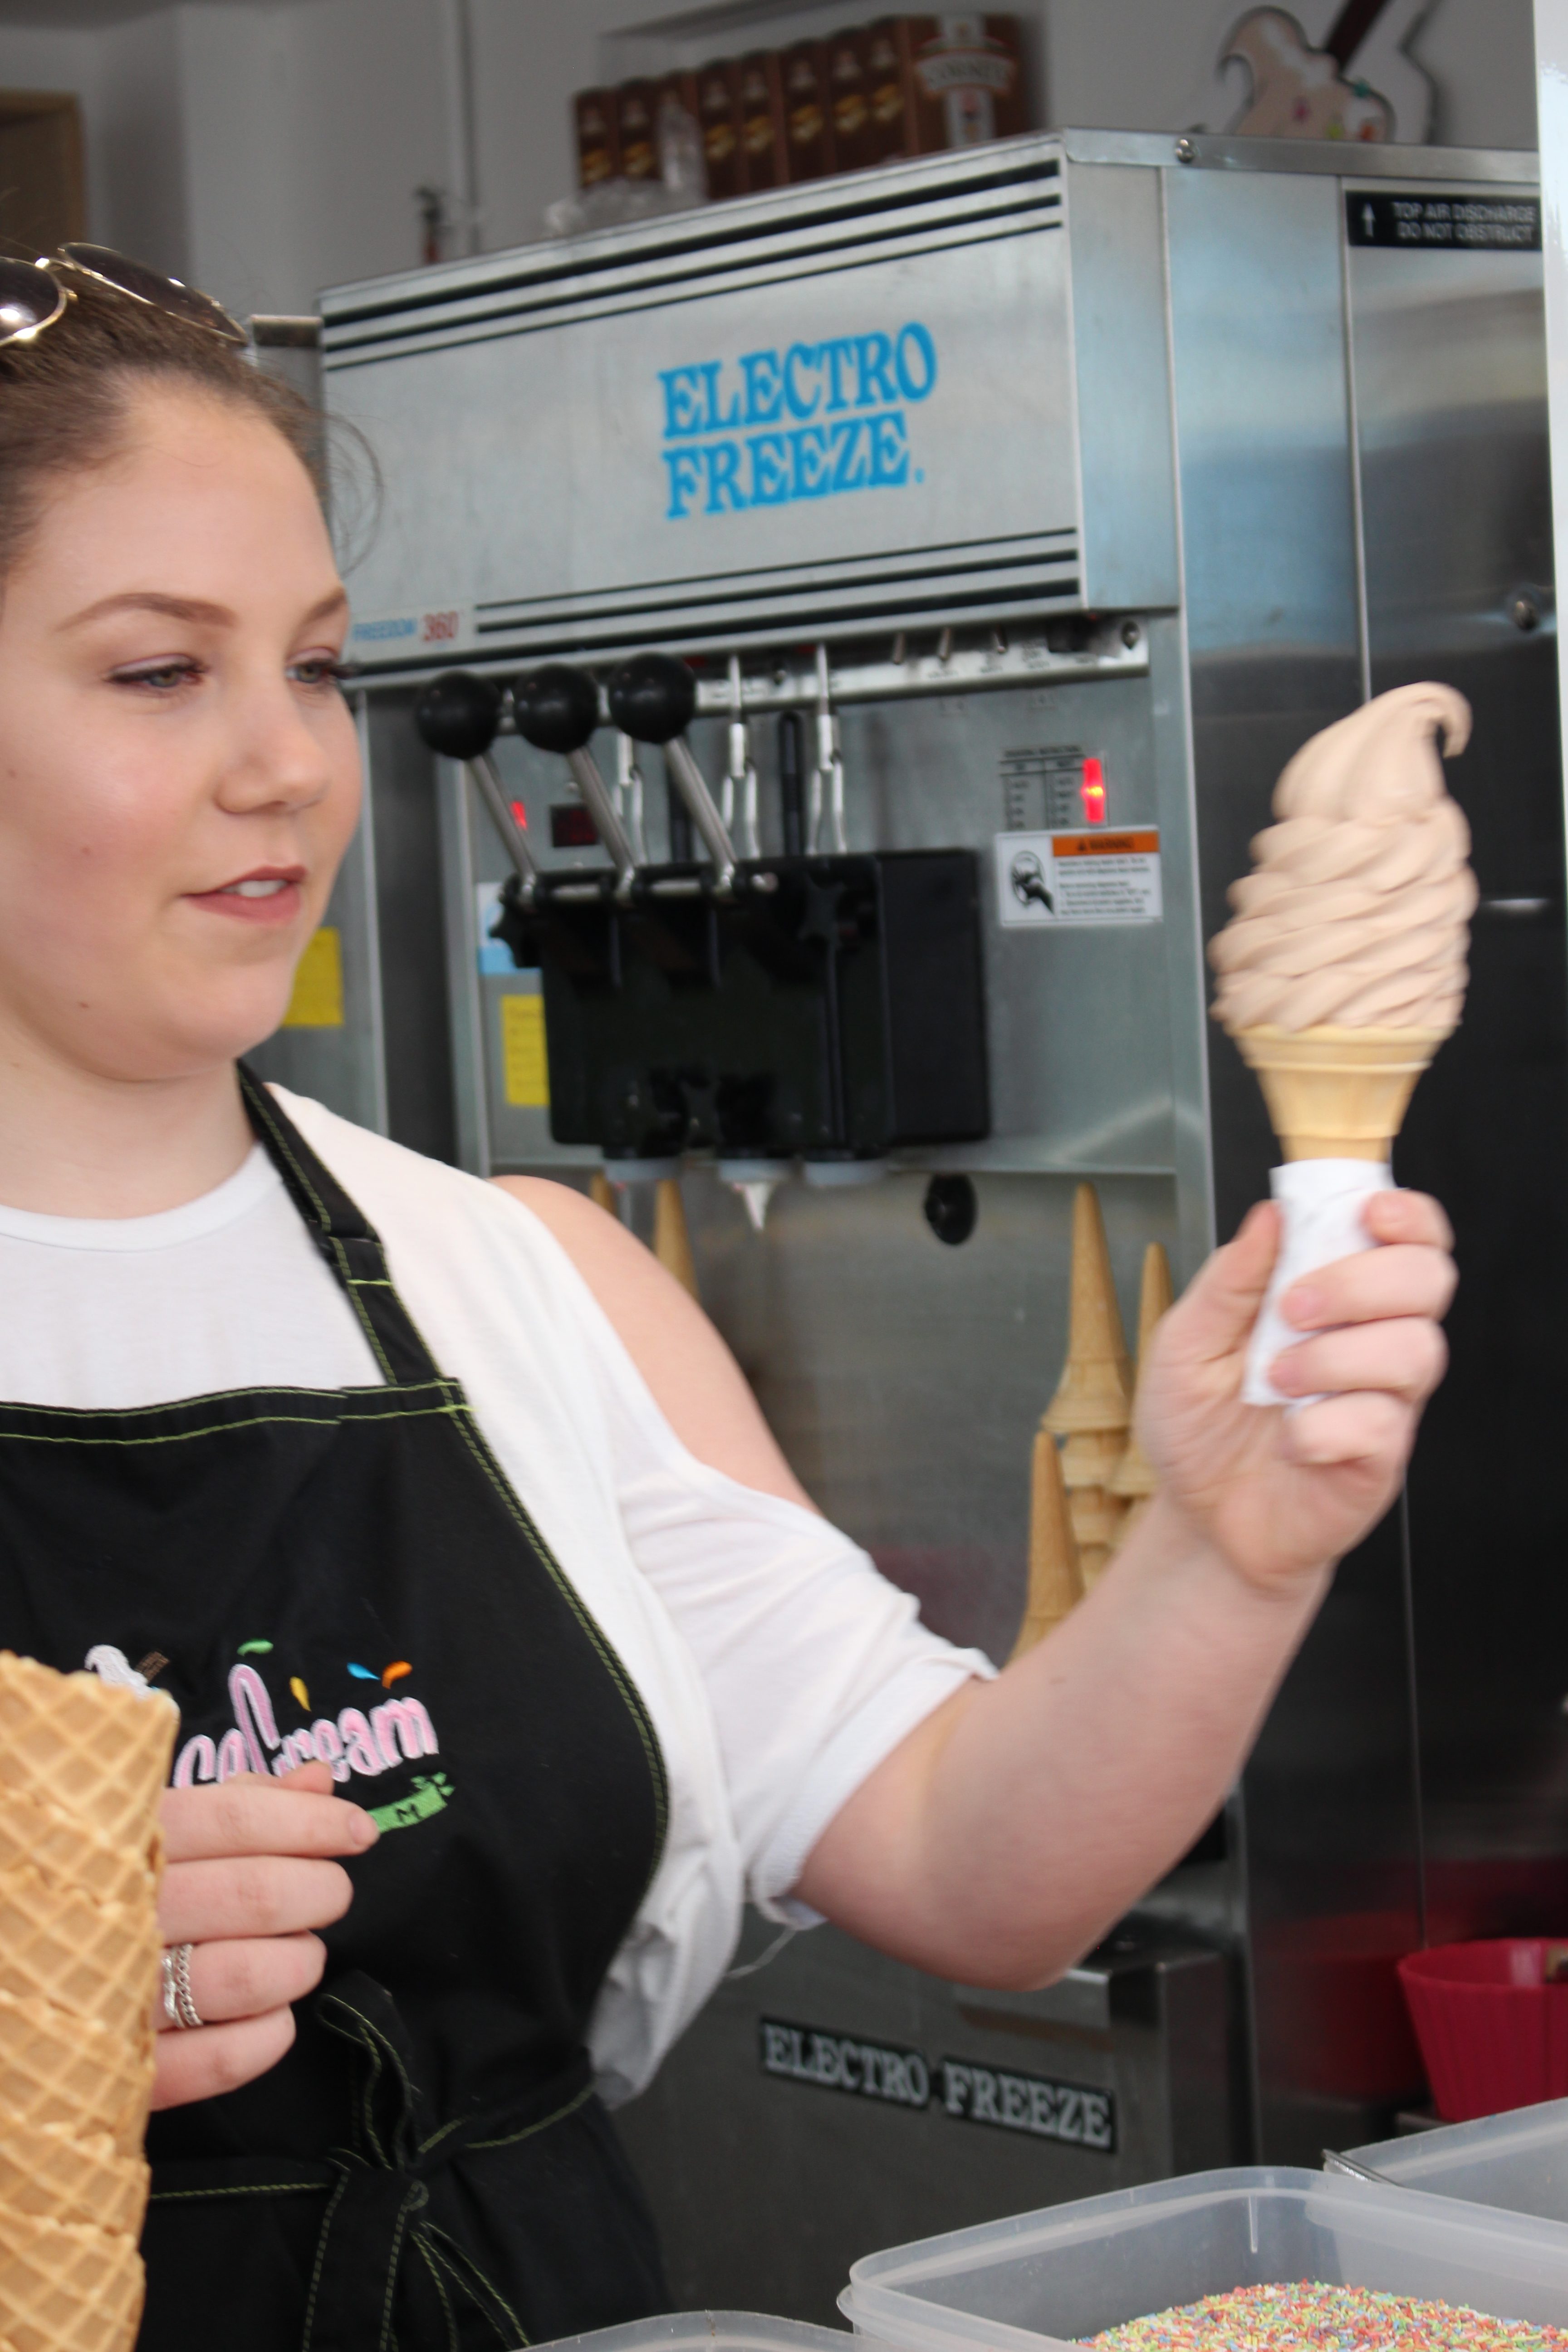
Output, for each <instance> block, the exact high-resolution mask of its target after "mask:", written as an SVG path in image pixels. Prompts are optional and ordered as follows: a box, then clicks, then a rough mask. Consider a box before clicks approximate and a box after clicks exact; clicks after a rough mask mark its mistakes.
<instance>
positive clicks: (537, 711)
mask: <svg viewBox="0 0 1568 2352" xmlns="http://www.w3.org/2000/svg"><path fill="white" fill-rule="evenodd" d="M512 709H513V711H514V713H515V715H516V719H517V731H518V733H519V734H520V735H521V737H522V738H523V740H524V741H525V742H529V743H531V744H532V745H533V748H534V750H535V751H556V752H559V753H560V754H561V755H562V757H563V759H564V760H565V761H566V764H567V766H568V767H569V768H570V769H571V771H572V775H573V780H574V782H575V784H576V786H577V789H578V791H579V792H580V793H582V795H583V799H584V803H585V804H586V807H587V810H588V814H589V815H590V816H591V817H592V818H593V820H594V824H595V829H596V831H597V833H598V835H599V838H600V840H601V841H602V842H603V843H604V845H605V848H606V849H607V850H608V851H609V853H610V861H611V863H612V865H613V866H615V869H616V892H617V894H622V893H624V892H625V891H626V889H628V888H629V887H630V884H631V878H632V873H633V870H634V868H635V866H636V865H637V859H636V857H635V856H634V855H633V853H632V845H631V843H630V841H629V840H628V839H627V837H626V827H625V826H624V825H623V824H622V823H621V818H620V812H619V810H618V809H617V808H616V803H615V800H614V798H613V797H612V795H611V793H610V788H609V786H608V785H607V784H606V783H605V779H604V777H603V776H602V775H601V774H600V773H599V769H598V763H597V761H595V758H594V755H593V753H592V752H591V751H589V749H588V744H589V741H590V739H591V738H592V736H593V733H594V730H595V728H596V727H597V725H598V723H599V689H598V688H597V687H596V686H595V683H594V681H593V679H592V678H591V677H589V676H588V674H587V672H586V670H581V669H572V668H570V667H568V665H567V664H566V663H565V662H547V663H546V664H545V666H544V667H543V668H542V669H536V670H534V671H532V672H531V674H530V675H529V676H528V677H520V678H519V680H518V682H517V685H516V687H515V688H514V689H513V692H512Z"/></svg>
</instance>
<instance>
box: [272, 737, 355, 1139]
mask: <svg viewBox="0 0 1568 2352" xmlns="http://www.w3.org/2000/svg"><path fill="white" fill-rule="evenodd" d="M376 723H377V722H375V721H374V720H373V718H372V712H371V705H370V701H369V698H368V697H363V696H362V697H361V698H360V701H359V727H360V745H361V752H362V756H363V759H364V762H365V766H366V768H367V770H368V769H369V768H370V767H371V765H372V759H371V753H370V739H371V730H372V728H373V726H374V724H376ZM322 922H323V923H324V924H326V925H329V926H331V928H332V929H336V931H337V932H338V934H339V940H340V951H341V954H342V976H343V1019H342V1025H341V1026H335V1027H331V1028H320V1029H290V1028H287V1027H285V1028H282V1029H278V1030H275V1031H274V1033H273V1034H272V1035H271V1036H270V1037H269V1038H268V1040H267V1042H266V1044H265V1045H258V1047H257V1049H256V1051H255V1052H254V1053H253V1054H250V1055H247V1060H248V1061H249V1062H250V1064H251V1066H252V1067H253V1068H254V1069H256V1070H257V1071H258V1073H259V1075H260V1076H262V1077H264V1078H269V1079H272V1080H274V1081H275V1082H276V1083H277V1084H278V1085H279V1086H283V1087H289V1088H290V1089H291V1091H292V1092H293V1093H295V1094H300V1095H309V1096H310V1097H312V1098H313V1099H314V1100H315V1101H317V1102H323V1103H325V1104H326V1105H327V1107H328V1108H329V1109H330V1110H335V1111H339V1112H341V1113H342V1117H343V1118H352V1119H353V1120H354V1121H355V1122H356V1124H357V1125H359V1126H361V1127H369V1128H374V1129H376V1131H377V1132H378V1133H380V1134H384V1133H385V1132H386V1124H387V1117H386V1056H385V1050H384V1035H383V1003H382V971H381V940H380V929H379V924H378V919H377V908H376V898H375V798H374V793H367V794H366V796H365V803H364V810H363V814H362V816H361V818H360V823H359V827H358V830H357V831H356V832H355V835H354V837H353V841H352V842H351V843H350V844H349V848H348V854H347V856H345V857H344V859H343V862H342V866H341V868H340V869H339V873H338V878H337V881H336V883H335V884H334V885H333V888H332V895H331V900H330V901H329V903H328V906H327V909H326V912H325V914H324V915H323V917H322Z"/></svg>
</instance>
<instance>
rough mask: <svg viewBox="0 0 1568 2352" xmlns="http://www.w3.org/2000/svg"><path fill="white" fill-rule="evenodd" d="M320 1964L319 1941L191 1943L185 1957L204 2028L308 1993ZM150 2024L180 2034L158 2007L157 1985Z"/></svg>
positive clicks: (259, 2013) (323, 1954)
mask: <svg viewBox="0 0 1568 2352" xmlns="http://www.w3.org/2000/svg"><path fill="white" fill-rule="evenodd" d="M326 1965H327V1948H326V1946H325V1944H323V1943H322V1941H321V1937H319V1936H309V1935H305V1936H259V1937H237V1938H235V1939H234V1940H232V1941H230V1942H227V1943H214V1944H196V1945H194V1946H193V1947H192V1950H191V1958H190V1980H191V1999H192V2000H194V2001H195V2005H196V2014H197V2016H198V2017H200V2018H201V2019H202V2021H203V2022H204V2024H205V2025H223V2024H228V2023H230V2022H232V2021H234V2020H235V2019H236V2018H241V2017H265V2016H266V2015H267V2014H268V2011H272V2010H275V2009H286V2008H287V2007H288V2006H289V2003H290V2002H291V2001H296V2000H304V1998H305V1995H306V1994H307V1993H308V1992H314V1990H315V1989H316V1987H317V1986H318V1985H319V1984H320V1983H321V1972H322V1970H323V1969H325V1967H326ZM153 2023H154V2024H155V2025H156V2026H157V2027H158V2030H159V2032H174V2031H176V2030H184V2029H176V2028H175V2026H174V2020H173V2019H172V2018H171V2017H170V2015H169V2013H168V2011H167V2010H166V2009H165V2008H164V2006H163V1988H162V1987H161V1986H160V1988H159V1991H158V1996H157V2000H156V2003H155V2007H154V2016H153ZM192 2030H194V2029H192Z"/></svg>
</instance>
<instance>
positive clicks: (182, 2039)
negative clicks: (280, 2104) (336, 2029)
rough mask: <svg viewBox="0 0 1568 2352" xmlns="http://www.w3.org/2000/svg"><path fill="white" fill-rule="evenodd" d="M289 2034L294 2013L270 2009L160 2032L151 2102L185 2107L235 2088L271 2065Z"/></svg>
mask: <svg viewBox="0 0 1568 2352" xmlns="http://www.w3.org/2000/svg"><path fill="white" fill-rule="evenodd" d="M293 2039H294V2012H293V2011H292V2010H291V2009H275V2010H272V2011H268V2015H267V2016H265V2017H247V2018H243V2019H241V2020H240V2021H239V2022H238V2023H237V2024H234V2025H201V2026H195V2027H193V2028H192V2029H191V2031H190V2032H182V2033H160V2034H159V2035H158V2037H157V2042H156V2049H157V2066H156V2071H155V2072H154V2074H153V2106H154V2107H155V2108H157V2107H184V2106H188V2105H190V2104H191V2102H192V2101H193V2100H194V2099H216V2098H218V2097H221V2095H223V2093H224V2092H225V2091H237V2090H238V2088H239V2086H240V2084H242V2083H253V2082H254V2081H255V2080H256V2077H257V2076H258V2074H267V2073H268V2071H269V2070H270V2069H271V2068H272V2067H274V2066H276V2065H277V2063H278V2061H279V2058H281V2057H282V2056H283V2054H284V2053H285V2051H286V2050H288V2049H289V2046H290V2044H291V2043H292V2042H293Z"/></svg>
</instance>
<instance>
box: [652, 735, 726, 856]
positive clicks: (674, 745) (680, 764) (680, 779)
mask: <svg viewBox="0 0 1568 2352" xmlns="http://www.w3.org/2000/svg"><path fill="white" fill-rule="evenodd" d="M664 757H665V761H666V764H667V766H668V769H669V772H670V774H671V775H672V776H673V777H674V779H675V789H676V791H677V792H678V793H679V794H680V797H681V799H682V800H683V801H684V802H685V803H686V805H687V808H688V809H689V812H690V814H691V822H692V824H694V825H695V826H696V827H697V830H698V832H699V833H700V835H702V841H703V846H704V847H705V848H706V850H707V852H708V855H709V856H710V858H711V859H712V860H713V866H714V870H715V873H716V876H717V878H718V887H719V888H720V889H721V890H722V891H727V890H729V888H730V887H731V884H732V883H733V881H734V878H735V851H734V845H733V844H732V843H731V839H730V835H729V834H728V833H727V831H726V830H725V826H724V820H723V818H722V817H721V815H720V814H719V811H718V809H717V808H716V807H715V805H714V802H713V795H712V793H710V791H709V789H708V782H707V779H706V777H705V776H704V775H703V773H702V771H701V769H700V767H699V766H698V764H697V762H696V761H695V760H694V759H693V758H692V756H691V746H690V744H689V742H688V741H687V740H686V738H685V736H684V735H672V736H671V737H670V739H669V740H668V743H667V744H666V745H665V747H664Z"/></svg>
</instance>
